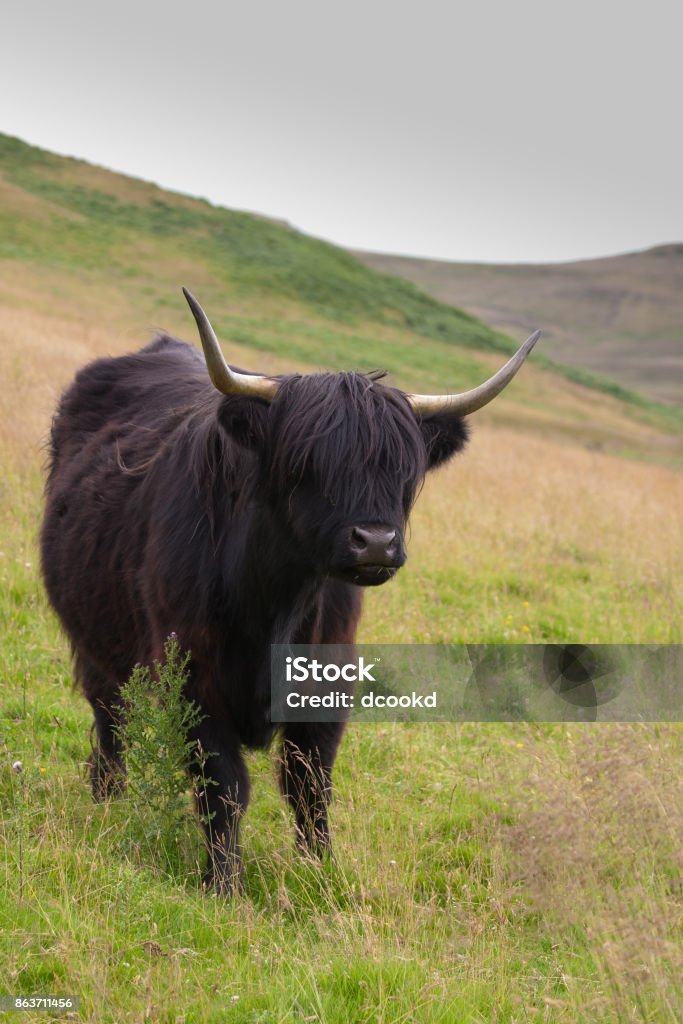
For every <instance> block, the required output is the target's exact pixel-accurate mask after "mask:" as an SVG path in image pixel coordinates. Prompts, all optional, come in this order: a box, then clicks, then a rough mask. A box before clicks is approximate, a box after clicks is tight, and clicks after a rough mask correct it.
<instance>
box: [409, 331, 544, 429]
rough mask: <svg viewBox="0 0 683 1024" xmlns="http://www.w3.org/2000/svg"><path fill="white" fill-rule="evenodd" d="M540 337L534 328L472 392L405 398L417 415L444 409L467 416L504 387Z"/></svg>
mask: <svg viewBox="0 0 683 1024" xmlns="http://www.w3.org/2000/svg"><path fill="white" fill-rule="evenodd" d="M540 336H541V332H540V331H535V332H534V333H533V334H532V335H531V337H530V338H527V340H526V341H525V342H524V344H523V345H522V347H521V348H520V349H519V351H517V352H515V354H514V356H513V357H512V359H509V360H508V361H507V363H506V364H505V366H503V367H501V368H500V370H499V371H498V373H494V375H493V377H489V379H488V380H487V381H485V382H484V383H483V384H480V385H479V387H477V388H472V390H471V391H463V392H462V393H461V394H459V395H406V398H407V399H408V401H409V402H410V404H411V405H412V407H413V411H414V412H415V413H416V414H417V415H418V416H428V415H429V413H433V412H441V411H445V410H447V411H448V412H453V413H457V414H458V415H460V416H469V414H470V413H471V412H476V411H477V409H481V408H482V407H483V406H485V405H488V403H489V402H491V401H493V399H494V398H495V397H496V395H499V394H500V393H501V391H502V390H503V388H505V387H507V385H508V384H509V383H510V381H511V380H512V378H513V377H514V375H515V374H516V373H517V371H518V370H519V368H520V366H521V365H522V363H523V362H524V360H525V359H526V357H527V356H528V355H529V353H530V352H531V350H532V348H533V347H534V345H535V344H536V342H537V341H538V339H539V338H540Z"/></svg>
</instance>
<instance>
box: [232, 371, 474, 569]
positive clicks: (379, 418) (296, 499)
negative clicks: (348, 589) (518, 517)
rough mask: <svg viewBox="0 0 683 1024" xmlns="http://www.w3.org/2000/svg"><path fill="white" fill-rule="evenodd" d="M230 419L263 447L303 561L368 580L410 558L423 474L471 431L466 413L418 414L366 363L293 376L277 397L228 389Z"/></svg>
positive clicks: (239, 434)
mask: <svg viewBox="0 0 683 1024" xmlns="http://www.w3.org/2000/svg"><path fill="white" fill-rule="evenodd" d="M221 420H222V422H223V425H224V427H225V429H227V430H228V431H229V432H230V433H231V434H232V435H233V436H235V438H236V439H237V440H239V441H240V443H242V444H248V445H250V446H251V447H253V448H254V449H256V451H257V453H258V460H259V467H260V470H259V472H260V487H261V488H262V489H263V492H264V493H265V494H267V500H268V503H269V505H270V507H271V508H272V510H273V512H274V514H275V516H276V518H277V521H278V523H280V524H283V525H284V527H285V535H286V537H287V540H286V541H285V543H287V544H289V545H291V553H292V555H293V556H294V558H295V559H296V560H297V562H299V563H302V562H303V563H304V564H308V565H310V566H311V568H312V569H313V570H314V571H315V572H317V573H318V574H320V575H329V576H333V577H335V578H338V579H343V580H346V581H347V582H351V583H355V584H358V585H360V586H377V585H379V584H381V583H385V582H386V581H387V580H389V579H391V577H392V576H394V575H395V573H396V572H397V570H398V569H399V568H400V567H401V566H402V565H403V564H404V562H405V560H406V553H405V543H404V535H405V528H406V523H407V520H408V515H409V513H410V509H411V507H412V504H413V501H414V500H415V496H416V494H417V491H418V489H419V487H420V485H421V483H422V480H423V478H424V475H425V473H426V471H427V470H428V469H430V468H432V467H433V466H434V465H438V464H440V463H442V462H444V461H445V460H446V459H448V458H450V457H451V456H452V455H453V454H455V452H457V451H459V450H460V449H461V448H462V447H463V445H464V444H465V441H466V438H467V431H466V428H465V425H464V423H463V420H462V419H461V418H460V417H458V416H450V417H449V416H448V415H446V414H445V413H442V414H435V415H432V416H429V417H426V418H424V419H422V418H418V417H416V415H415V413H414V412H413V411H412V409H411V407H410V405H409V403H408V401H407V399H406V398H405V396H404V395H403V394H402V393H401V392H399V391H396V390H394V389H393V388H389V387H386V386H385V385H383V384H382V383H380V382H379V380H378V379H377V378H373V377H370V376H366V375H364V374H358V373H339V374H331V373H330V374H312V375H309V376H306V377H298V376H293V377H289V378H286V379H285V380H283V381H282V383H281V386H280V388H279V390H278V393H277V396H276V397H275V399H274V400H273V402H272V404H267V403H265V402H261V401H258V400H254V399H235V398H230V399H226V400H225V401H224V403H223V406H222V411H221Z"/></svg>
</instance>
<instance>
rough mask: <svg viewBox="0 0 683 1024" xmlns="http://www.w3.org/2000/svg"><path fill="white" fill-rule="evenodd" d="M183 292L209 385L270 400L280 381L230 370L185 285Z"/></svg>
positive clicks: (209, 325) (198, 306)
mask: <svg viewBox="0 0 683 1024" xmlns="http://www.w3.org/2000/svg"><path fill="white" fill-rule="evenodd" d="M183 295H184V296H185V298H186V299H187V303H188V305H189V307H190V309H191V310H192V315H193V317H194V318H195V320H196V321H197V327H198V328H199V337H200V338H201V342H202V348H203V349H204V358H205V359H206V366H207V369H208V371H209V377H210V378H211V380H212V382H213V384H214V385H215V386H216V387H217V388H218V390H219V391H222V392H223V394H224V395H250V396H251V397H252V398H265V400H266V401H267V402H272V400H273V399H274V398H275V395H276V394H277V389H278V387H279V386H280V382H279V381H277V380H274V379H273V378H272V377H261V376H259V375H258V374H255V373H254V374H251V373H240V372H239V370H233V369H232V367H231V366H228V364H227V363H226V361H225V359H224V358H223V353H222V352H221V347H220V345H219V344H218V338H217V337H216V335H215V334H214V330H213V327H212V326H211V324H210V323H209V318H208V316H207V315H206V313H205V312H204V310H203V309H202V307H201V306H200V305H199V303H198V302H197V300H196V299H195V297H194V295H192V293H191V292H189V291H188V290H187V288H183Z"/></svg>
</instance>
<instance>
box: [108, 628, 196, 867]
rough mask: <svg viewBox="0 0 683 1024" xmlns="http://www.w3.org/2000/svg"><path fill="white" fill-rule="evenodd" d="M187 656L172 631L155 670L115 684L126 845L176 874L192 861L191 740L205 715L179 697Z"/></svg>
mask: <svg viewBox="0 0 683 1024" xmlns="http://www.w3.org/2000/svg"><path fill="white" fill-rule="evenodd" d="M189 661H190V655H189V653H183V652H182V650H181V648H180V644H179V643H178V639H177V637H176V636H175V634H171V636H170V637H169V638H168V640H167V641H166V645H165V647H164V661H163V662H155V663H154V669H153V671H151V670H150V669H149V668H148V667H147V666H144V665H137V666H136V667H135V669H134V670H133V673H132V675H131V677H130V679H129V680H128V681H127V682H126V683H125V684H124V685H123V686H122V687H121V722H120V724H119V725H118V726H117V729H116V731H117V733H118V736H119V738H120V740H121V743H122V745H123V750H124V757H125V761H126V766H127V780H128V786H127V804H128V807H129V810H130V814H129V817H128V820H127V825H126V828H125V829H124V830H123V842H124V845H126V846H127V847H128V852H130V851H131V850H132V851H135V852H137V853H138V854H139V855H140V857H141V858H142V859H143V860H144V861H145V862H147V863H148V864H149V865H150V866H152V867H156V868H159V867H160V868H161V870H162V871H164V872H166V873H168V874H170V875H172V876H173V877H175V878H177V879H179V878H181V877H183V876H185V875H186V874H187V870H188V867H190V866H192V865H195V866H196V846H197V841H198V830H197V828H196V825H195V826H194V827H193V820H194V819H193V817H192V816H191V815H190V814H189V809H188V789H189V771H190V769H191V768H192V767H194V766H196V765H199V766H200V767H201V769H202V771H203V768H204V764H205V760H206V756H207V755H206V753H205V752H203V751H202V750H201V748H200V746H199V744H198V741H197V740H195V739H191V738H189V734H190V731H191V730H192V729H193V728H194V727H195V726H197V725H198V724H199V722H200V721H201V720H202V718H203V715H202V714H201V712H200V710H199V708H198V706H197V705H196V704H195V703H194V702H193V701H190V700H188V699H187V697H186V696H185V694H184V690H185V685H186V683H187V679H188V675H189V668H188V666H189Z"/></svg>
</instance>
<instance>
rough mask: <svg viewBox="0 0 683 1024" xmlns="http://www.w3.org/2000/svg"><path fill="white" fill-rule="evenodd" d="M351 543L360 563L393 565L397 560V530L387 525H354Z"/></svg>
mask: <svg viewBox="0 0 683 1024" xmlns="http://www.w3.org/2000/svg"><path fill="white" fill-rule="evenodd" d="M349 543H350V547H351V551H352V553H353V554H354V556H355V558H356V562H357V564H358V565H393V564H394V562H395V561H396V555H397V553H398V542H397V539H396V530H391V529H389V528H388V527H386V526H354V527H352V529H351V536H350V539H349Z"/></svg>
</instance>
